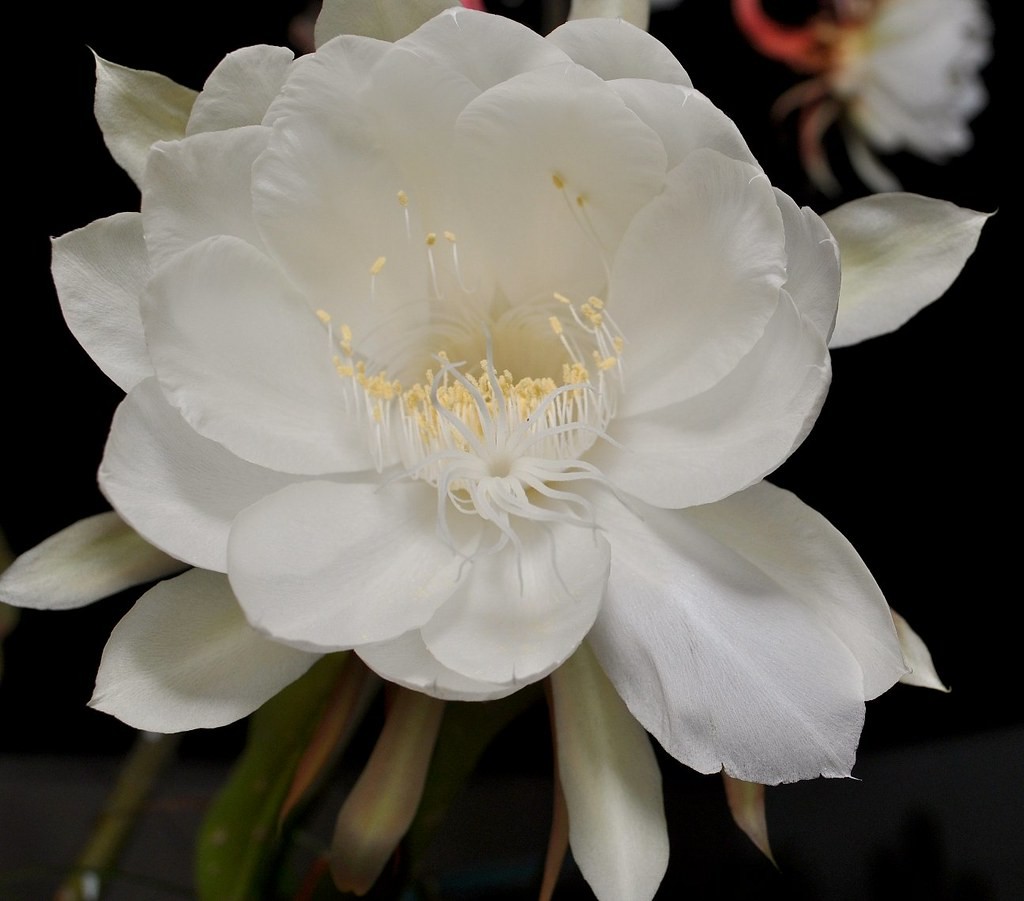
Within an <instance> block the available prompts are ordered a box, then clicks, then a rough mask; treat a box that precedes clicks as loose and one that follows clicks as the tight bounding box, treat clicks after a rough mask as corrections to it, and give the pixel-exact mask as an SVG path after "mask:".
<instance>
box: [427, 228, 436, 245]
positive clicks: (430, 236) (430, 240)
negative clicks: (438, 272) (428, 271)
mask: <svg viewBox="0 0 1024 901" xmlns="http://www.w3.org/2000/svg"><path fill="white" fill-rule="evenodd" d="M436 243H437V234H436V233H434V232H427V247H433V246H434V245H435V244H436Z"/></svg>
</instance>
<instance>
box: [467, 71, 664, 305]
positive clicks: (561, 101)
mask: <svg viewBox="0 0 1024 901" xmlns="http://www.w3.org/2000/svg"><path fill="white" fill-rule="evenodd" d="M581 148H586V152H581ZM455 150H456V152H457V159H456V162H457V163H458V164H459V165H460V166H461V169H462V172H463V181H464V183H465V185H466V187H467V190H468V191H469V192H470V193H469V195H468V198H467V199H468V201H469V203H470V204H471V208H472V211H473V212H474V213H475V214H476V218H477V222H478V226H477V228H478V231H479V236H480V238H481V240H482V241H486V248H487V252H488V254H489V257H490V258H491V259H492V260H493V261H494V263H495V265H496V266H497V267H498V274H499V278H500V280H501V283H502V287H503V288H504V291H505V294H506V296H507V297H508V298H509V299H510V301H511V302H512V303H513V304H518V303H523V302H528V301H532V300H536V299H538V298H541V299H543V300H545V301H550V300H551V297H552V293H553V292H555V291H558V292H561V293H562V294H564V295H566V296H568V297H571V298H573V299H574V300H577V302H582V301H583V300H585V299H586V298H587V297H588V296H589V295H590V294H603V292H604V287H605V281H606V269H605V266H606V265H607V263H608V254H609V253H610V252H611V250H613V249H614V248H615V247H616V245H618V243H619V241H620V240H621V238H622V234H623V232H624V231H625V229H626V226H627V225H628V224H629V221H630V219H631V218H632V217H633V215H634V214H635V213H636V211H637V210H638V209H640V208H641V207H642V206H643V205H644V204H645V203H646V202H647V201H648V200H650V198H651V197H653V196H654V195H655V194H656V193H657V192H658V191H659V190H660V189H661V187H662V184H663V182H664V177H665V151H664V149H663V147H662V145H661V141H660V140H659V139H658V137H657V135H656V134H655V133H654V132H653V131H652V130H651V129H650V128H648V127H647V126H646V125H644V124H643V122H641V121H640V120H639V118H638V117H637V116H636V114H635V113H633V112H632V111H631V110H629V109H628V108H627V107H626V106H625V104H623V102H622V101H621V100H620V99H619V97H618V96H616V94H615V93H614V92H613V91H612V90H610V89H609V88H608V86H607V85H606V84H605V83H604V82H602V81H601V80H600V79H599V78H597V77H595V76H594V75H593V74H591V73H590V72H588V71H587V70H586V69H583V68H580V67H578V66H572V65H568V64H561V65H554V66H548V67H546V68H544V69H539V70H534V71H532V72H526V73H524V74H522V75H518V76H516V77H515V78H510V79H509V80H508V81H506V82H503V83H502V84H500V85H498V86H496V87H494V88H491V89H490V90H489V91H485V92H484V93H483V94H481V95H480V96H479V97H478V98H477V99H476V100H474V101H473V102H472V103H470V104H469V105H468V106H467V107H466V109H465V110H464V111H463V113H462V115H461V116H460V117H459V120H458V123H457V126H456V147H455ZM524 260H528V261H529V265H523V261H524Z"/></svg>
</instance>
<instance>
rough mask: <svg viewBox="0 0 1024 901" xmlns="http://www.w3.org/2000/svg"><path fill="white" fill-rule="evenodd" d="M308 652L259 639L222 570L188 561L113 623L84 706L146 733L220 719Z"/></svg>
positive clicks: (280, 683)
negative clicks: (183, 568) (187, 565)
mask: <svg viewBox="0 0 1024 901" xmlns="http://www.w3.org/2000/svg"><path fill="white" fill-rule="evenodd" d="M318 656H319V655H317V654H309V653H306V652H305V651H299V650H296V649H295V648H290V647H287V646H286V645H282V644H278V643H277V642H274V641H271V640H269V639H267V638H265V637H264V636H263V635H261V634H260V633H259V632H257V631H256V630H255V629H253V628H252V626H250V625H249V624H248V623H247V622H246V621H245V616H244V615H243V614H242V608H241V607H239V606H238V602H237V601H236V600H235V597H234V595H233V594H232V593H231V588H230V587H229V586H228V580H227V577H226V576H222V575H220V574H219V573H210V572H207V571H205V570H201V569H193V570H190V571H189V572H187V573H185V574H184V575H181V576H178V577H177V578H176V579H171V580H170V581H167V582H161V583H160V584H159V585H157V586H156V587H154V588H151V589H150V590H149V591H147V592H146V593H145V594H144V595H143V596H142V597H141V598H140V599H139V600H138V601H137V602H136V604H135V606H134V607H132V609H131V610H129V611H128V613H127V614H125V616H124V618H123V619H122V620H121V621H120V622H119V623H118V624H117V625H116V626H115V627H114V631H113V632H111V634H110V638H109V640H108V641H107V646H106V647H105V648H104V650H103V657H102V659H101V660H100V668H99V672H98V673H97V675H96V691H95V693H94V694H93V697H92V700H91V701H90V702H89V704H90V706H92V707H95V708H97V709H98V710H102V711H103V712H105V713H109V714H111V715H113V716H116V717H117V718H118V719H119V720H121V721H122V722H124V723H127V724H128V725H129V726H134V727H135V728H136V729H146V730H149V731H151V732H181V731H183V730H186V729H200V728H213V727H216V726H224V725H226V724H227V723H232V722H234V721H235V720H238V719H241V718H242V717H243V716H247V715H248V714H250V713H252V712H253V711H254V710H255V709H256V708H257V707H259V706H260V705H261V704H262V703H263V702H264V701H266V700H267V699H268V698H271V697H273V696H274V695H275V694H277V692H279V691H280V690H281V689H282V688H284V687H285V686H286V685H288V684H289V683H291V682H294V681H295V680H296V679H297V678H298V677H299V676H301V675H302V674H303V673H304V672H306V670H308V669H309V668H310V667H311V666H312V665H313V663H314V662H315V661H316V660H317V658H318Z"/></svg>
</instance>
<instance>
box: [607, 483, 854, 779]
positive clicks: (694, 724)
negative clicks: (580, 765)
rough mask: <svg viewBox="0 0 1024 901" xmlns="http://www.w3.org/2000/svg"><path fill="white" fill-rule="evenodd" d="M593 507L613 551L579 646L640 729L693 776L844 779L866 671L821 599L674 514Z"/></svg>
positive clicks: (609, 505) (610, 503) (614, 506)
mask: <svg viewBox="0 0 1024 901" xmlns="http://www.w3.org/2000/svg"><path fill="white" fill-rule="evenodd" d="M595 503H596V504H597V505H598V506H599V510H598V516H599V521H600V523H601V525H602V527H603V528H604V529H605V530H606V531H607V533H608V534H609V538H610V541H611V542H612V552H613V555H614V556H613V559H612V568H611V575H610V577H609V581H608V593H607V596H606V598H605V603H604V604H603V605H602V607H601V613H600V615H599V617H598V620H597V623H596V624H595V626H594V629H593V630H592V631H591V633H590V636H589V642H590V644H591V646H592V647H593V649H594V651H595V652H596V654H597V657H598V659H599V660H600V662H601V665H602V667H603V668H604V670H605V672H606V673H607V674H608V677H609V678H610V679H611V681H612V683H613V684H614V685H615V688H616V689H617V691H618V692H619V694H620V695H621V696H622V698H623V700H624V701H625V702H626V705H627V706H628V707H629V709H630V711H631V712H632V714H633V715H634V716H635V717H636V718H637V719H638V720H639V721H640V722H641V724H642V725H643V726H644V727H645V728H646V729H647V730H648V731H649V732H651V733H652V734H653V735H654V736H655V737H656V738H657V739H658V741H660V742H661V744H662V745H663V746H664V747H665V749H666V750H667V751H668V752H669V753H670V754H671V755H672V756H673V757H675V758H677V759H678V760H680V761H681V762H682V763H685V764H686V765H687V766H690V767H692V768H693V769H695V770H697V771H699V772H702V773H712V772H717V771H718V770H719V769H724V770H725V772H726V773H728V774H729V775H731V776H733V777H735V778H737V779H743V780H745V781H747V782H761V783H764V784H767V785H770V784H775V783H778V782H792V781H795V780H798V779H809V778H815V777H817V776H819V775H824V776H847V775H849V773H850V770H851V768H852V766H853V762H854V753H855V750H856V747H857V742H858V739H859V737H860V730H861V726H862V724H863V720H864V684H863V683H864V674H863V672H862V670H861V667H860V666H859V664H858V661H857V658H856V656H855V654H854V653H853V651H851V649H850V648H849V647H848V646H847V644H846V643H845V641H844V640H843V637H842V636H840V635H838V634H837V633H836V632H835V631H834V630H833V628H832V620H831V618H830V616H829V615H828V612H829V605H828V604H827V603H822V604H820V605H818V606H815V605H813V604H808V602H807V600H806V599H805V598H804V597H800V596H794V594H793V593H792V592H791V591H789V590H787V588H786V587H785V586H782V585H779V584H778V583H777V582H776V581H774V579H773V578H772V576H771V574H770V573H766V572H764V571H763V570H761V569H759V568H758V567H757V566H756V565H754V564H753V563H751V562H750V561H749V560H747V559H746V558H745V557H744V556H742V555H741V554H740V553H737V551H736V550H734V549H733V548H731V547H729V546H728V545H726V544H723V543H722V542H720V541H718V540H716V539H715V538H714V537H713V536H712V535H709V534H708V533H707V532H705V531H704V530H703V529H702V528H701V527H700V525H699V524H698V523H697V522H696V521H695V520H694V519H693V518H690V517H688V516H687V514H686V513H683V512H676V511H665V510H658V509H655V508H653V507H648V506H645V505H637V511H636V514H633V513H630V512H628V511H627V510H626V509H625V508H624V507H623V506H622V505H621V504H619V503H618V502H615V501H609V500H607V499H605V498H604V497H596V498H595ZM873 603H874V598H871V599H869V601H868V602H867V606H871V605H872V604H873Z"/></svg>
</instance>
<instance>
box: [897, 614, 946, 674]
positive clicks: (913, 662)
mask: <svg viewBox="0 0 1024 901" xmlns="http://www.w3.org/2000/svg"><path fill="white" fill-rule="evenodd" d="M892 621H893V623H894V624H895V626H896V634H897V635H898V636H899V639H900V648H901V649H902V650H903V658H904V660H906V661H907V665H908V666H909V667H910V672H909V673H906V674H905V675H903V676H901V677H900V682H903V683H905V684H907V685H916V686H918V687H919V688H934V689H936V690H937V691H947V692H948V691H949V689H948V688H947V687H946V685H945V684H944V683H943V681H942V680H941V679H940V678H939V674H938V673H937V672H936V670H935V664H934V663H933V662H932V655H931V651H929V650H928V645H926V644H925V643H924V641H923V640H922V639H921V636H920V635H918V634H917V633H916V632H915V631H914V630H913V629H911V628H910V623H908V622H907V621H906V620H905V619H904V618H903V617H902V616H900V615H899V614H898V613H897V612H896V611H895V610H893V611H892Z"/></svg>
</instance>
